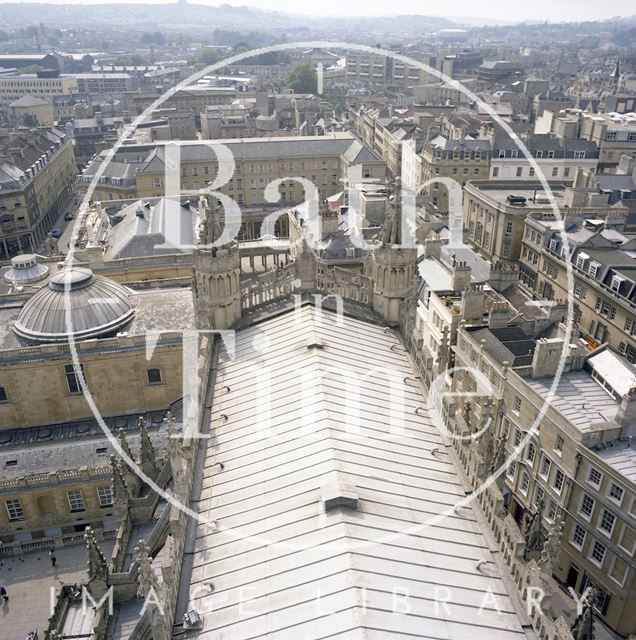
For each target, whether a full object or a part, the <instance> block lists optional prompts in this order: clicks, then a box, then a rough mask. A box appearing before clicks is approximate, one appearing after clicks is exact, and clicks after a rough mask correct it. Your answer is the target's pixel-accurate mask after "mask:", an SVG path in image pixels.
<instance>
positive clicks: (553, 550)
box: [539, 513, 563, 576]
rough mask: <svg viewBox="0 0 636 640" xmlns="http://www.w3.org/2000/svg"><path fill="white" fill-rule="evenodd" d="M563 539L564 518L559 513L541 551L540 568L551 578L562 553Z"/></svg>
mask: <svg viewBox="0 0 636 640" xmlns="http://www.w3.org/2000/svg"><path fill="white" fill-rule="evenodd" d="M562 537H563V517H562V516H561V513H558V514H557V515H556V517H555V518H554V522H553V523H552V525H551V526H550V529H549V531H548V535H547V538H546V540H545V542H544V544H543V548H542V549H541V558H540V559H539V566H540V567H541V568H542V570H543V571H544V572H545V573H546V574H547V575H549V576H551V575H552V572H553V571H554V566H555V565H556V563H557V562H558V560H559V553H560V552H561V538H562Z"/></svg>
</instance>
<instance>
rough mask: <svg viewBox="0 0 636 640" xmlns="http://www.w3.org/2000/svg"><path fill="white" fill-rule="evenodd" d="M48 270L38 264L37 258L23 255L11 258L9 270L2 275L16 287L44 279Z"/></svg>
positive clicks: (31, 255)
mask: <svg viewBox="0 0 636 640" xmlns="http://www.w3.org/2000/svg"><path fill="white" fill-rule="evenodd" d="M48 273H49V268H48V267H47V266H46V265H43V264H39V263H38V260H37V257H36V256H35V255H33V254H30V253H25V254H22V255H19V256H15V257H13V258H11V268H10V269H8V270H7V272H6V273H5V274H4V279H5V280H6V281H7V282H9V283H11V284H12V285H14V286H16V287H20V286H23V285H25V284H31V283H33V282H39V281H40V280H43V279H44V278H46V276H47V275H48Z"/></svg>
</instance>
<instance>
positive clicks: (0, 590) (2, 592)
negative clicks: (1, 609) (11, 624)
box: [0, 587, 9, 602]
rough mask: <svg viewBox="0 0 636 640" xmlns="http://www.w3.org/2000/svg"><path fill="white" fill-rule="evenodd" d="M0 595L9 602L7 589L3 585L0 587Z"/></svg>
mask: <svg viewBox="0 0 636 640" xmlns="http://www.w3.org/2000/svg"><path fill="white" fill-rule="evenodd" d="M0 597H2V599H3V600H4V601H5V602H9V596H8V595H7V590H6V589H5V588H4V587H0Z"/></svg>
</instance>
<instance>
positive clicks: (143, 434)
mask: <svg viewBox="0 0 636 640" xmlns="http://www.w3.org/2000/svg"><path fill="white" fill-rule="evenodd" d="M139 465H140V467H141V470H142V471H143V472H144V474H146V475H147V476H148V477H149V478H150V479H151V480H154V479H155V478H156V477H157V474H158V473H159V467H158V465H157V454H156V452H155V448H154V446H153V444H152V440H151V439H150V435H149V434H148V427H147V426H146V421H145V420H144V417H143V416H140V417H139Z"/></svg>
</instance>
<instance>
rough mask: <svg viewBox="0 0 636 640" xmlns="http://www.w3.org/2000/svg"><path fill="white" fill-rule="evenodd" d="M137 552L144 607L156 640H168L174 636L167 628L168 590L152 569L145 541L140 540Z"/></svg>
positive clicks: (140, 593) (140, 592) (140, 589)
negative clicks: (166, 601)
mask: <svg viewBox="0 0 636 640" xmlns="http://www.w3.org/2000/svg"><path fill="white" fill-rule="evenodd" d="M135 551H137V554H138V556H139V577H138V580H139V595H140V596H141V597H142V598H143V599H144V607H145V610H146V615H147V616H148V621H149V623H150V629H151V631H152V637H153V638H154V640H168V638H169V637H170V636H171V635H172V634H169V633H168V630H167V629H166V626H165V620H166V617H165V615H164V611H165V595H166V589H165V586H164V585H163V584H161V583H160V582H159V578H158V577H157V574H156V573H155V570H154V569H153V567H152V558H151V557H150V553H149V550H148V545H147V544H146V541H145V540H140V541H139V543H138V545H137V547H136V549H135Z"/></svg>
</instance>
